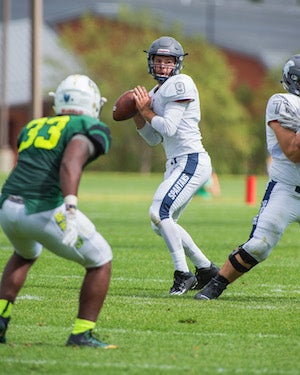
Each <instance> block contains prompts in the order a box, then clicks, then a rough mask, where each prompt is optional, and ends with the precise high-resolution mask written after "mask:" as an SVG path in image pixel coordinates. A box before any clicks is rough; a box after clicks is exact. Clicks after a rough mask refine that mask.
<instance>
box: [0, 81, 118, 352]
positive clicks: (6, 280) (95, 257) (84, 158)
mask: <svg viewBox="0 0 300 375" xmlns="http://www.w3.org/2000/svg"><path fill="white" fill-rule="evenodd" d="M51 94H52V95H53V96H54V104H55V107H54V109H55V116H53V117H43V118H39V119H34V120H32V121H30V122H29V123H28V124H27V125H26V126H25V127H24V128H23V129H22V130H21V132H20V135H19V137H18V160H17V163H16V166H15V167H14V169H13V170H12V172H11V174H10V175H9V177H8V178H7V180H6V182H5V183H4V185H3V187H2V195H1V197H0V224H1V227H2V229H3V231H4V233H5V234H6V236H7V237H8V239H9V240H10V242H11V244H12V245H13V247H14V252H13V255H12V256H11V258H10V259H9V261H8V263H7V264H6V266H5V268H4V270H3V273H2V279H1V284H0V343H5V342H6V330H7V327H8V323H9V321H10V317H11V310H12V306H13V303H14V302H15V300H16V298H17V295H18V293H19V291H20V290H21V288H22V286H23V285H24V282H25V280H26V276H27V273H28V271H29V269H30V268H31V266H32V265H33V263H34V262H35V260H36V259H37V258H38V257H39V255H40V254H41V252H42V248H43V247H45V248H47V249H48V250H50V251H51V252H53V253H55V254H57V255H58V256H61V257H63V258H65V259H68V260H71V261H75V262H77V263H79V264H81V265H82V266H83V267H84V268H85V269H86V274H85V277H84V280H83V283H82V287H81V291H80V297H79V309H78V315H77V318H76V321H75V324H74V328H73V331H72V333H71V334H70V336H69V338H68V340H67V343H66V344H67V345H70V346H91V347H99V348H105V349H109V348H115V347H116V346H115V345H110V344H106V343H104V342H102V341H100V340H98V339H96V338H95V337H94V336H93V335H92V330H93V329H94V327H95V325H96V321H97V318H98V315H99V313H100V310H101V308H102V305H103V303H104V301H105V298H106V294H107V291H108V288H109V282H110V275H111V261H112V251H111V248H110V245H109V244H108V243H107V241H106V240H105V239H104V238H103V237H102V235H101V234H100V233H99V232H97V230H96V228H95V226H94V225H93V223H92V222H91V221H90V220H89V219H88V218H87V217H86V216H85V215H84V214H83V213H82V212H80V211H79V210H78V209H77V200H78V199H77V194H78V188H79V183H80V178H81V174H82V170H83V168H84V167H85V166H86V165H87V164H88V163H90V162H91V161H93V160H95V159H96V158H98V157H99V156H100V155H104V154H106V153H107V152H108V151H109V149H110V145H111V134H110V130H109V128H108V126H107V125H106V124H104V123H103V122H101V121H100V120H99V119H98V117H99V114H100V110H101V107H102V106H103V104H104V103H105V101H106V99H105V98H103V97H101V95H100V92H99V89H98V87H97V85H96V84H95V83H94V82H93V81H92V80H91V79H90V78H88V77H87V76H84V75H71V76H68V77H67V78H66V79H65V80H63V81H62V82H61V84H60V85H59V86H58V88H57V90H56V92H55V93H51Z"/></svg>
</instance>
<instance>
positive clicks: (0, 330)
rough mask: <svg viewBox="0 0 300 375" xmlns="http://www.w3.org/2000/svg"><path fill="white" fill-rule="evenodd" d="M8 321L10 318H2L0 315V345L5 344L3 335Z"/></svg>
mask: <svg viewBox="0 0 300 375" xmlns="http://www.w3.org/2000/svg"><path fill="white" fill-rule="evenodd" d="M9 320H10V318H4V317H3V316H1V315H0V344H5V343H6V337H5V333H6V330H7V326H8V322H9Z"/></svg>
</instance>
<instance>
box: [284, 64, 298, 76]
mask: <svg viewBox="0 0 300 375" xmlns="http://www.w3.org/2000/svg"><path fill="white" fill-rule="evenodd" d="M294 65H295V63H294V61H293V60H289V61H288V62H287V63H286V64H285V66H284V67H283V73H284V74H285V75H286V76H287V75H288V73H289V70H290V67H291V66H294Z"/></svg>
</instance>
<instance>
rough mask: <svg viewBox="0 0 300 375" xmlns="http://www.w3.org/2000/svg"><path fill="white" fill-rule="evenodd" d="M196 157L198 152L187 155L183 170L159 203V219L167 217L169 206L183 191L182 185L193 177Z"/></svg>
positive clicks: (196, 163)
mask: <svg viewBox="0 0 300 375" xmlns="http://www.w3.org/2000/svg"><path fill="white" fill-rule="evenodd" d="M198 158H199V154H197V153H195V154H189V155H188V158H187V162H186V165H185V168H184V170H183V171H182V172H181V174H180V175H179V176H178V178H177V179H176V181H175V182H174V183H173V185H172V186H171V187H170V189H169V190H168V192H167V194H166V195H165V197H164V199H163V201H162V203H161V206H160V210H159V217H160V219H161V220H163V219H167V218H168V217H169V211H170V207H171V206H172V204H173V203H174V201H175V200H176V198H177V197H178V196H179V195H180V193H181V192H182V191H183V189H184V187H185V186H186V185H187V183H188V182H189V181H190V179H191V178H192V177H193V175H194V173H195V170H196V168H197V165H198Z"/></svg>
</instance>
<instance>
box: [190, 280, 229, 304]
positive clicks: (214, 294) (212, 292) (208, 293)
mask: <svg viewBox="0 0 300 375" xmlns="http://www.w3.org/2000/svg"><path fill="white" fill-rule="evenodd" d="M226 287H227V285H226V284H224V283H222V282H220V281H218V280H217V279H216V278H215V277H213V278H212V279H211V280H210V281H209V283H208V284H207V285H206V286H205V287H204V288H203V289H202V290H201V291H200V292H199V293H197V294H196V295H195V299H202V300H209V299H216V298H218V297H219V296H220V295H221V294H222V293H223V291H224V290H225V289H226Z"/></svg>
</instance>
